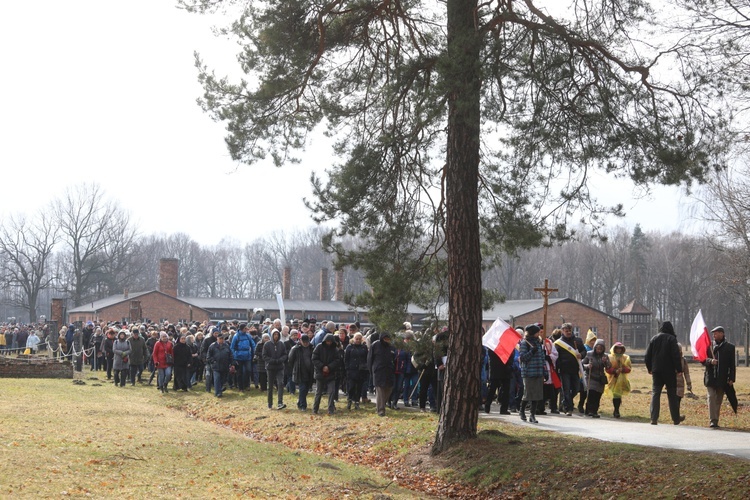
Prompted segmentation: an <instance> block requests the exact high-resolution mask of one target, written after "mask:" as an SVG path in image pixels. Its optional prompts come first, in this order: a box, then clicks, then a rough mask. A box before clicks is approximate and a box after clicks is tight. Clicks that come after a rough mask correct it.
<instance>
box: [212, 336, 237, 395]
mask: <svg viewBox="0 0 750 500" xmlns="http://www.w3.org/2000/svg"><path fill="white" fill-rule="evenodd" d="M232 361H233V360H232V350H231V349H230V348H229V344H228V343H227V341H226V337H225V336H224V335H222V334H218V336H217V337H216V342H214V343H213V344H211V347H209V348H208V354H207V355H206V363H208V365H209V366H211V371H212V372H213V376H212V377H211V378H212V379H213V383H214V395H215V396H216V397H217V398H220V397H221V396H222V393H223V387H224V383H225V382H226V380H227V376H229V367H230V366H232Z"/></svg>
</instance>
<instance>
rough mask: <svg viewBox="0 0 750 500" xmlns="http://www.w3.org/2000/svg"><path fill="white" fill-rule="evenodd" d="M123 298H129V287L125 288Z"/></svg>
mask: <svg viewBox="0 0 750 500" xmlns="http://www.w3.org/2000/svg"><path fill="white" fill-rule="evenodd" d="M122 298H123V299H127V298H128V289H127V288H125V289H124V290H123V291H122Z"/></svg>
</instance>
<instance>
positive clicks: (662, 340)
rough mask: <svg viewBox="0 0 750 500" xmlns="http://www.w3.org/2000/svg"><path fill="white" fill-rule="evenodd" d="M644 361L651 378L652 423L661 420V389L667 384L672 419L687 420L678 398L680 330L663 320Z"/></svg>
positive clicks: (674, 420) (678, 422) (676, 423)
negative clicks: (678, 335)
mask: <svg viewBox="0 0 750 500" xmlns="http://www.w3.org/2000/svg"><path fill="white" fill-rule="evenodd" d="M645 361H646V369H647V370H648V373H649V375H651V381H652V388H651V389H652V393H651V408H650V409H651V425H656V424H657V423H658V422H659V411H660V407H661V391H662V389H663V388H664V387H666V388H667V399H668V401H669V413H670V415H671V416H672V422H674V424H675V425H679V424H680V422H682V421H683V420H685V417H682V416H680V406H679V405H680V401H679V399H678V398H677V377H678V375H679V376H681V374H682V361H681V353H680V348H679V346H678V345H677V334H676V333H675V331H674V327H673V326H672V323H670V322H669V321H665V322H664V323H662V325H661V328H659V333H658V334H657V335H656V336H654V337H653V338H652V339H651V342H649V344H648V348H647V349H646V359H645Z"/></svg>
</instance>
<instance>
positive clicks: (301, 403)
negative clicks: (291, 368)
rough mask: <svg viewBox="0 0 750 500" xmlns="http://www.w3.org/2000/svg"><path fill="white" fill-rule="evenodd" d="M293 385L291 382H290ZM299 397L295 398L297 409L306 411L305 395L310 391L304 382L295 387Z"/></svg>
mask: <svg viewBox="0 0 750 500" xmlns="http://www.w3.org/2000/svg"><path fill="white" fill-rule="evenodd" d="M292 383H293V382H292ZM297 389H298V390H299V396H298V397H297V408H299V409H300V410H307V393H308V392H309V391H310V385H309V384H306V383H304V382H302V383H300V384H299V385H297Z"/></svg>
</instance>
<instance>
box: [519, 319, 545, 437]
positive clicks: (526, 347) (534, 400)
mask: <svg viewBox="0 0 750 500" xmlns="http://www.w3.org/2000/svg"><path fill="white" fill-rule="evenodd" d="M540 330H541V329H540V328H539V326H538V325H535V324H532V325H528V326H527V327H526V336H525V337H524V339H523V340H521V342H520V343H519V348H518V352H519V357H520V360H521V377H523V399H522V400H521V411H520V412H519V413H520V417H521V420H526V406H527V405H528V404H529V403H530V404H531V413H530V414H529V422H531V423H532V424H536V423H537V419H536V413H537V411H538V410H542V409H543V408H544V407H543V406H542V405H543V404H544V377H545V371H546V365H545V359H544V347H543V346H542V342H541V341H540V340H539V337H538V335H537V334H538V333H539V332H540Z"/></svg>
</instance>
